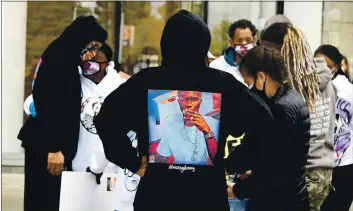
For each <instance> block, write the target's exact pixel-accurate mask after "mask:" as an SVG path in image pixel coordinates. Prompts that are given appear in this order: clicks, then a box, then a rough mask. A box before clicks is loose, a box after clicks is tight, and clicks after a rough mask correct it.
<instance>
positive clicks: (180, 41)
mask: <svg viewBox="0 0 353 211" xmlns="http://www.w3.org/2000/svg"><path fill="white" fill-rule="evenodd" d="M210 42H211V33H210V30H209V29H208V27H207V25H206V24H205V22H204V21H203V20H201V18H199V17H198V16H196V15H194V14H192V13H191V12H189V11H186V10H180V11H179V12H178V13H176V14H175V15H173V16H172V17H171V18H170V19H169V20H168V21H167V23H166V25H165V27H164V30H163V34H162V38H161V51H162V58H163V59H162V66H173V67H204V66H206V64H205V59H206V58H207V52H208V49H209V47H210Z"/></svg>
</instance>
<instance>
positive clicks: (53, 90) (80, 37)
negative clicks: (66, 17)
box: [18, 16, 107, 163]
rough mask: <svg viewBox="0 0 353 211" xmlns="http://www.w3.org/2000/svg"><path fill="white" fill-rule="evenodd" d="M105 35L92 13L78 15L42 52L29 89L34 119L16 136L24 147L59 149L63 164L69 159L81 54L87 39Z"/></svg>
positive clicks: (76, 127)
mask: <svg viewBox="0 0 353 211" xmlns="http://www.w3.org/2000/svg"><path fill="white" fill-rule="evenodd" d="M106 38H107V32H106V31H105V30H104V29H103V28H102V27H101V25H100V24H99V23H98V22H97V20H96V19H95V18H94V17H93V16H88V17H83V16H81V17H78V18H77V19H76V20H75V21H74V22H73V23H71V24H70V25H69V26H68V27H66V29H65V30H64V32H63V33H62V34H61V35H60V36H59V37H58V38H57V39H55V40H54V41H53V42H52V43H51V44H50V45H49V46H48V47H47V49H46V50H45V51H44V53H43V54H42V56H41V60H42V63H41V64H40V65H39V67H38V69H37V76H36V78H35V83H34V86H33V92H32V93H33V100H34V103H35V107H36V113H37V114H36V118H33V117H30V118H29V119H28V120H27V121H26V123H25V124H24V126H23V127H22V128H21V130H20V133H19V135H18V138H19V139H20V140H22V146H23V147H24V148H25V149H26V150H27V149H32V150H36V151H37V152H38V153H39V154H44V153H48V152H58V151H61V152H62V153H63V154H64V157H65V162H66V163H67V162H70V161H71V160H72V158H73V157H74V155H75V153H76V150H77V143H78V133H79V125H80V108H81V82H80V77H79V73H78V65H80V63H81V61H82V60H81V57H80V54H81V51H82V50H83V49H84V48H85V46H86V45H87V44H89V42H91V41H93V40H95V41H99V42H105V40H106Z"/></svg>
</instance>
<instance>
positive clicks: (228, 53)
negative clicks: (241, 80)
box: [224, 47, 238, 67]
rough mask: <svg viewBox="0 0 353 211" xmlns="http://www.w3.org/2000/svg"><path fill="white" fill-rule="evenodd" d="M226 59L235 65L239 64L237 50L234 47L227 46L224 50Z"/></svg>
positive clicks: (231, 64)
mask: <svg viewBox="0 0 353 211" xmlns="http://www.w3.org/2000/svg"><path fill="white" fill-rule="evenodd" d="M224 60H226V62H227V63H228V64H229V65H230V66H233V67H236V66H238V64H237V63H236V62H235V50H234V48H232V47H229V48H227V50H225V51H224Z"/></svg>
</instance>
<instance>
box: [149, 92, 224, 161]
mask: <svg viewBox="0 0 353 211" xmlns="http://www.w3.org/2000/svg"><path fill="white" fill-rule="evenodd" d="M220 112H221V94H220V93H208V92H197V91H179V90H149V91H148V118H149V119H148V123H149V163H165V164H180V165H201V166H212V165H213V158H214V157H215V155H216V153H217V149H218V134H219V124H220Z"/></svg>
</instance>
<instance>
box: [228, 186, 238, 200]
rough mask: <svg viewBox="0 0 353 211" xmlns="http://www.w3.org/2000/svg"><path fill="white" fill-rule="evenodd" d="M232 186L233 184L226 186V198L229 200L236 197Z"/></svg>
mask: <svg viewBox="0 0 353 211" xmlns="http://www.w3.org/2000/svg"><path fill="white" fill-rule="evenodd" d="M234 185H235V183H233V182H227V186H228V188H227V192H228V197H229V198H235V197H236V196H235V194H234V192H233V186H234Z"/></svg>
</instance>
